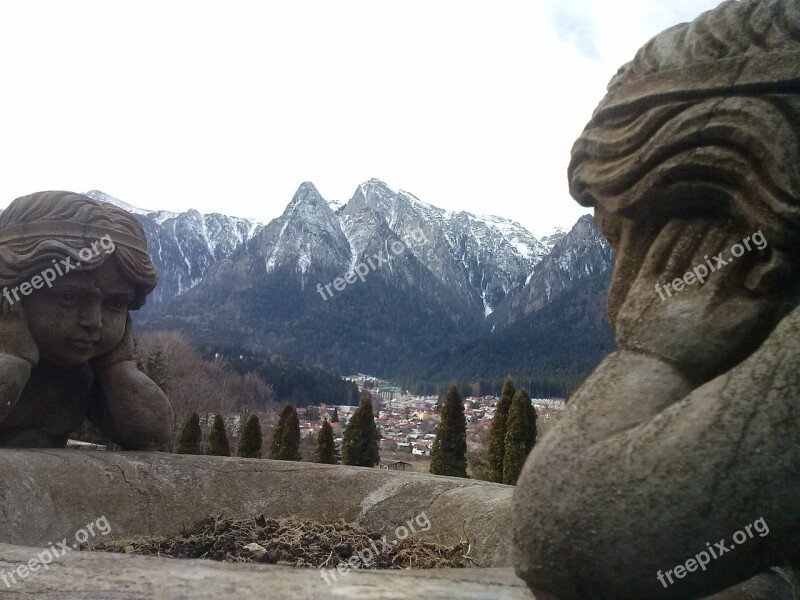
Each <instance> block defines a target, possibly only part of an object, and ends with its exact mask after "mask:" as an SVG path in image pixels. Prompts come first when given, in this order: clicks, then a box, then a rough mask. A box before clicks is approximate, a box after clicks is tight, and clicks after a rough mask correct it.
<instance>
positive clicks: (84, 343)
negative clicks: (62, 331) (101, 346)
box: [69, 338, 100, 350]
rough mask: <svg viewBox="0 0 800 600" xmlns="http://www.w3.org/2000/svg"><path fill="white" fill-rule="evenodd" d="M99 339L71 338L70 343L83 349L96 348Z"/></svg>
mask: <svg viewBox="0 0 800 600" xmlns="http://www.w3.org/2000/svg"><path fill="white" fill-rule="evenodd" d="M99 341H100V340H96V339H86V338H81V339H71V340H69V343H70V344H72V345H73V346H75V347H76V348H80V349H81V350H91V349H92V348H94V345H95V344H96V343H97V342H99Z"/></svg>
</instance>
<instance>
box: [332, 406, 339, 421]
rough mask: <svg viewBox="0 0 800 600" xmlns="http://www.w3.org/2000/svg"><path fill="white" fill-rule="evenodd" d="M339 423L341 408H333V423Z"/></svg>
mask: <svg viewBox="0 0 800 600" xmlns="http://www.w3.org/2000/svg"><path fill="white" fill-rule="evenodd" d="M338 422H339V407H338V406H334V407H333V414H332V415H331V423H338Z"/></svg>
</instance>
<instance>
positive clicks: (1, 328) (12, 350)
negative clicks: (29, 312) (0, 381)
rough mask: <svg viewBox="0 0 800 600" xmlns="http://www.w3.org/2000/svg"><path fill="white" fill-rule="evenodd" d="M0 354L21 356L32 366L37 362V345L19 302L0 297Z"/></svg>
mask: <svg viewBox="0 0 800 600" xmlns="http://www.w3.org/2000/svg"><path fill="white" fill-rule="evenodd" d="M0 354H10V355H12V356H16V357H19V358H22V359H24V360H26V361H28V362H29V363H31V365H33V366H35V365H37V364H38V363H39V347H38V346H37V345H36V342H35V341H34V339H33V335H31V331H30V328H29V327H28V321H27V319H26V318H25V311H24V310H23V308H22V304H21V303H20V302H15V303H14V304H10V303H9V302H8V301H6V300H5V299H0Z"/></svg>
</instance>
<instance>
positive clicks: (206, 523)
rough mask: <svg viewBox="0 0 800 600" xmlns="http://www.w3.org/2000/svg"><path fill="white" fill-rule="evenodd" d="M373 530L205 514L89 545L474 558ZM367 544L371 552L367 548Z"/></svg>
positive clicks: (149, 550)
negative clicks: (159, 530)
mask: <svg viewBox="0 0 800 600" xmlns="http://www.w3.org/2000/svg"><path fill="white" fill-rule="evenodd" d="M392 538H393V536H390V535H386V536H385V539H384V534H381V533H375V532H369V531H367V530H366V529H364V528H363V527H361V526H360V525H357V524H354V523H345V522H343V521H342V522H339V523H318V522H316V521H311V520H306V519H299V518H297V517H285V518H281V519H268V518H266V517H264V516H263V515H259V516H258V517H256V518H254V519H230V518H224V517H222V516H220V515H214V516H210V517H207V518H205V519H203V520H201V521H199V522H198V523H196V524H195V525H194V526H192V527H190V528H188V529H186V530H184V531H183V532H182V533H180V534H179V535H176V536H174V537H168V538H163V537H160V538H155V537H135V538H131V539H125V540H103V541H101V542H99V543H97V544H95V545H92V546H90V547H87V548H85V549H88V550H94V551H103V552H123V553H129V554H143V555H149V556H164V557H172V558H205V559H211V560H220V561H226V562H243V563H264V564H277V565H289V566H292V567H310V568H318V567H324V568H327V569H331V568H335V567H337V566H338V565H340V564H347V562H348V560H349V559H350V558H351V557H354V556H359V554H360V555H361V556H371V555H375V554H376V552H375V551H376V550H377V556H376V557H374V558H372V559H371V561H370V562H367V561H364V560H361V561H359V565H360V566H359V568H362V569H434V568H462V567H466V566H468V565H469V563H472V562H473V561H472V558H471V557H470V553H471V550H472V546H471V544H470V543H469V541H468V540H462V541H461V542H460V543H459V544H456V545H455V546H444V545H442V544H437V543H434V542H430V541H425V540H422V539H419V538H417V537H414V536H409V537H407V538H405V539H402V540H394V539H392ZM367 549H369V552H366V550H367Z"/></svg>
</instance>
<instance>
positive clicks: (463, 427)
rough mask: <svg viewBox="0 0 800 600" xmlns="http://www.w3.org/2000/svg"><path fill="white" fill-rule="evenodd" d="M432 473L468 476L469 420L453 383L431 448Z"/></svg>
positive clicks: (443, 406)
mask: <svg viewBox="0 0 800 600" xmlns="http://www.w3.org/2000/svg"><path fill="white" fill-rule="evenodd" d="M431 473H433V474H434V475H450V476H451V477H467V420H466V418H465V417H464V403H463V401H462V400H461V395H460V394H459V393H458V387H456V386H455V385H451V386H450V389H449V390H448V392H447V395H446V396H445V399H444V404H443V405H442V418H441V420H440V421H439V425H438V426H437V427H436V440H435V441H434V442H433V448H432V449H431Z"/></svg>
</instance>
